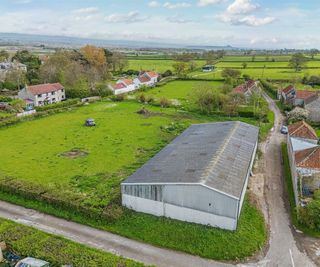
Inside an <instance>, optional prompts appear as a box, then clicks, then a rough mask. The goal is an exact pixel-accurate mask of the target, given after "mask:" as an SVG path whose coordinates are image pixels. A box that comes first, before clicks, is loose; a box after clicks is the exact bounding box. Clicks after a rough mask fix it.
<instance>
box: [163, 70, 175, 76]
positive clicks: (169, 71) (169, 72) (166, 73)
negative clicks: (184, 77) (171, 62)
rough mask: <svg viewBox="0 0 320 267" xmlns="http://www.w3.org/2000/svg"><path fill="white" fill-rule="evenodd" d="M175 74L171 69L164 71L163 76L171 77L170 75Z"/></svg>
mask: <svg viewBox="0 0 320 267" xmlns="http://www.w3.org/2000/svg"><path fill="white" fill-rule="evenodd" d="M172 75H173V73H172V71H171V70H166V71H165V72H164V73H162V75H161V76H162V77H164V78H165V77H169V76H172Z"/></svg>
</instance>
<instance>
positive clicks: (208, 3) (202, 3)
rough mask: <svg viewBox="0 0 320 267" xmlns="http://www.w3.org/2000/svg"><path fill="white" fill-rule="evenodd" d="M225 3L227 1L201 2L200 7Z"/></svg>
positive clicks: (206, 0)
mask: <svg viewBox="0 0 320 267" xmlns="http://www.w3.org/2000/svg"><path fill="white" fill-rule="evenodd" d="M223 2H225V0H199V2H198V6H201V7H205V6H209V5H215V4H220V3H223Z"/></svg>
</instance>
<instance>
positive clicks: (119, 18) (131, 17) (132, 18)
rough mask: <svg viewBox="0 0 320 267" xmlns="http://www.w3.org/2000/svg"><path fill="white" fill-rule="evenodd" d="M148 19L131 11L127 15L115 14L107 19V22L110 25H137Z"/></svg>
mask: <svg viewBox="0 0 320 267" xmlns="http://www.w3.org/2000/svg"><path fill="white" fill-rule="evenodd" d="M146 19H147V17H142V16H140V13H139V12H138V11H131V12H129V13H127V14H120V13H115V14H111V15H109V16H107V17H105V20H106V21H107V22H110V23H135V22H140V21H144V20H146Z"/></svg>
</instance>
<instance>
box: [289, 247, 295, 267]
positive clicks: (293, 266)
mask: <svg viewBox="0 0 320 267" xmlns="http://www.w3.org/2000/svg"><path fill="white" fill-rule="evenodd" d="M289 253H290V258H291V263H292V267H295V265H294V261H293V257H292V251H291V249H290V248H289Z"/></svg>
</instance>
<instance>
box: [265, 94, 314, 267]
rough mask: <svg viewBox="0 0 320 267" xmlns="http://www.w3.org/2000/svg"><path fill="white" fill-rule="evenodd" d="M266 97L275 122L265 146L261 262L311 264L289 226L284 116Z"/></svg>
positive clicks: (305, 266)
mask: <svg viewBox="0 0 320 267" xmlns="http://www.w3.org/2000/svg"><path fill="white" fill-rule="evenodd" d="M264 97H265V99H266V100H267V102H268V103H269V107H270V109H271V110H272V111H273V112H274V113H275V125H274V128H273V129H272V130H271V133H270V135H269V138H268V140H267V141H266V143H265V148H264V150H265V151H264V152H265V155H264V164H265V168H264V169H265V196H266V199H265V201H266V203H267V207H268V213H269V214H268V224H269V227H270V240H269V245H270V247H269V250H268V252H267V255H266V257H265V258H264V260H263V261H261V262H260V264H259V266H281V267H286V266H291V267H295V266H296V267H300V266H301V267H302V266H303V267H309V266H310V267H311V266H315V264H314V263H313V262H312V261H311V260H310V259H309V258H308V257H307V255H306V254H305V253H302V252H301V251H300V250H299V249H298V247H297V244H296V241H295V239H294V236H293V233H292V229H291V226H290V217H289V214H288V212H287V209H286V207H285V201H284V192H283V189H284V184H283V166H282V158H281V143H282V142H284V141H285V137H284V135H282V134H281V133H280V127H281V125H282V123H283V116H282V114H281V112H280V110H279V108H278V107H277V105H276V104H275V102H274V101H273V100H272V99H271V98H270V97H269V96H268V95H266V94H264Z"/></svg>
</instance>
